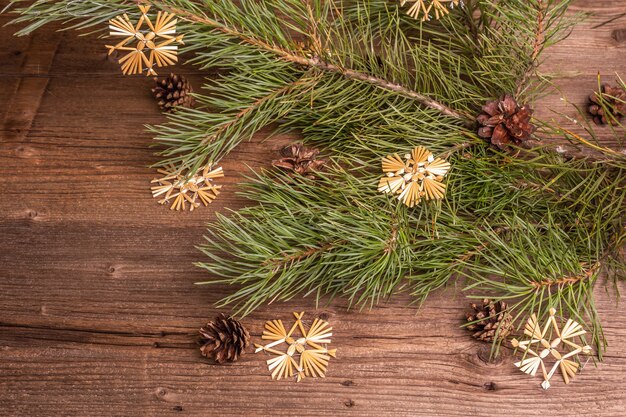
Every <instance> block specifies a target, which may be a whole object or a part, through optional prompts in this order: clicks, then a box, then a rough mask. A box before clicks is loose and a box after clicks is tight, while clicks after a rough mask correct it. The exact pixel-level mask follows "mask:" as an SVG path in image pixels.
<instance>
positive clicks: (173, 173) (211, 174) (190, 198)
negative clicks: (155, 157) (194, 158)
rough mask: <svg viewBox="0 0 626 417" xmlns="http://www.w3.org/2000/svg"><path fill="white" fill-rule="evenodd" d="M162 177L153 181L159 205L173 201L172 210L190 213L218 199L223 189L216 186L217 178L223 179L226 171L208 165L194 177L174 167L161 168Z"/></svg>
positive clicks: (153, 188)
mask: <svg viewBox="0 0 626 417" xmlns="http://www.w3.org/2000/svg"><path fill="white" fill-rule="evenodd" d="M157 172H158V173H159V174H161V175H162V177H160V178H155V179H153V180H152V181H151V183H152V184H155V185H153V186H152V188H151V189H152V196H153V197H155V198H157V197H158V198H160V200H159V204H167V203H169V202H170V201H171V206H170V209H171V210H176V211H178V210H183V211H184V210H186V208H187V205H189V211H193V210H194V209H196V208H198V207H200V203H202V204H204V205H205V206H208V205H209V203H211V202H212V201H213V200H215V199H216V198H217V196H218V195H219V194H220V190H221V189H222V186H221V185H215V184H214V183H213V181H214V180H215V179H216V178H222V177H223V176H224V171H223V170H222V168H221V167H218V168H212V167H211V166H210V165H207V166H206V167H204V168H201V169H200V170H198V171H197V172H196V173H195V174H194V175H191V176H189V175H185V173H183V172H181V171H180V170H177V169H176V168H175V167H174V166H169V167H167V168H161V169H159V170H158V171H157Z"/></svg>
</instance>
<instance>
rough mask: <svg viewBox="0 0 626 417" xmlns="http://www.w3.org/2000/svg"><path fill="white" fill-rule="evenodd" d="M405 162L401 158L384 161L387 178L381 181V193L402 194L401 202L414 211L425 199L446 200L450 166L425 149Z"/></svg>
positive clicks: (400, 196)
mask: <svg viewBox="0 0 626 417" xmlns="http://www.w3.org/2000/svg"><path fill="white" fill-rule="evenodd" d="M405 159H406V161H403V160H402V158H400V157H399V156H398V154H395V155H389V156H386V157H385V158H383V163H382V166H383V172H385V173H386V176H384V177H383V178H381V179H380V182H379V183H378V191H380V192H383V193H392V194H399V195H398V200H401V201H402V202H403V203H404V204H406V205H407V206H409V207H414V206H415V205H416V204H418V203H419V202H420V201H421V199H422V198H424V199H426V200H435V199H440V198H443V196H444V194H445V192H446V185H445V184H443V183H442V181H443V178H444V177H445V176H446V174H447V173H448V171H449V170H450V163H449V162H446V161H444V160H443V159H441V158H435V157H434V156H433V154H432V153H431V152H430V151H428V150H427V149H426V148H424V147H422V146H418V147H416V148H415V149H413V151H412V152H411V154H408V155H405Z"/></svg>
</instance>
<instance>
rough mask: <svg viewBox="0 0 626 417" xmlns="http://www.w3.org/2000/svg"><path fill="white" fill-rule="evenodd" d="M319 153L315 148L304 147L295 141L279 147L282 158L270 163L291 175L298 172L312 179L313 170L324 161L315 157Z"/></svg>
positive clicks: (318, 169) (318, 168) (313, 175)
mask: <svg viewBox="0 0 626 417" xmlns="http://www.w3.org/2000/svg"><path fill="white" fill-rule="evenodd" d="M319 153H320V152H319V150H317V149H313V148H306V147H304V146H303V145H302V144H301V143H295V144H293V145H289V146H285V147H284V148H283V149H281V151H280V155H281V156H282V158H281V159H279V160H277V161H273V162H272V165H273V166H275V167H276V168H280V169H283V170H285V171H287V172H289V174H290V175H292V176H293V175H295V174H299V175H303V176H305V177H307V178H310V179H314V178H315V172H317V171H320V170H321V169H322V168H323V167H324V164H325V163H326V161H323V160H321V159H315V158H316V157H317V155H318V154H319Z"/></svg>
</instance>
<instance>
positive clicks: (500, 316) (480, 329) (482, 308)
mask: <svg viewBox="0 0 626 417" xmlns="http://www.w3.org/2000/svg"><path fill="white" fill-rule="evenodd" d="M470 306H471V307H472V310H473V311H472V312H470V313H466V314H465V316H466V318H467V322H468V323H472V322H475V323H472V324H469V325H467V329H468V330H470V331H472V332H473V334H472V337H474V338H475V339H478V340H482V341H484V342H493V340H494V338H495V337H496V333H497V334H498V339H500V340H502V339H504V338H505V337H507V336H508V335H509V334H510V333H511V331H512V330H513V317H512V316H511V315H510V314H509V312H508V311H505V310H506V308H507V305H506V303H505V302H504V301H495V302H494V301H490V300H488V299H486V298H485V299H484V300H483V302H482V304H478V305H477V304H474V303H472V304H470Z"/></svg>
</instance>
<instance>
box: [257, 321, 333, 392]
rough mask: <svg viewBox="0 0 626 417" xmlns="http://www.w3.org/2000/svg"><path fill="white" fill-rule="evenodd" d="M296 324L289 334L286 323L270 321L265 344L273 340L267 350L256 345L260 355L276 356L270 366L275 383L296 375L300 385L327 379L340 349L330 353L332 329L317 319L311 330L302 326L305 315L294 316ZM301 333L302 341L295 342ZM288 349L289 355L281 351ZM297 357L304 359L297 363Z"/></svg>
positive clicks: (265, 334)
mask: <svg viewBox="0 0 626 417" xmlns="http://www.w3.org/2000/svg"><path fill="white" fill-rule="evenodd" d="M293 315H294V316H295V317H296V321H295V323H294V324H293V326H291V328H290V329H289V331H287V330H286V328H285V326H284V325H283V322H282V320H270V321H268V322H266V323H265V330H264V331H263V336H262V337H261V338H262V339H264V340H271V342H270V343H268V344H267V345H265V346H263V345H260V344H255V347H256V350H255V353H258V352H261V351H263V352H267V353H271V354H274V355H276V356H275V357H273V358H271V359H268V360H267V365H268V368H269V370H270V372H272V379H276V380H278V379H281V378H290V377H293V376H294V374H295V375H296V382H300V381H301V380H302V379H303V378H305V377H307V376H309V377H313V378H317V377H319V378H324V377H325V376H326V370H327V368H328V362H329V361H330V358H331V357H333V358H334V357H336V352H337V349H328V348H327V347H326V345H327V344H329V343H330V342H331V341H330V337H331V336H332V335H333V334H332V329H333V328H332V327H330V325H329V324H328V322H326V321H324V320H321V319H319V318H316V319H315V320H314V321H313V324H312V325H311V327H309V329H308V330H307V329H306V328H305V326H304V324H303V323H302V317H303V316H304V312H302V313H293ZM296 330H298V331H299V332H300V334H301V337H299V338H294V337H293V334H294V333H295V331H296ZM283 344H284V345H286V346H287V349H286V350H285V351H282V350H279V349H278V348H279V347H280V346H281V345H283ZM296 355H300V357H299V359H298V360H297V361H296V359H295V357H294V356H296Z"/></svg>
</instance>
